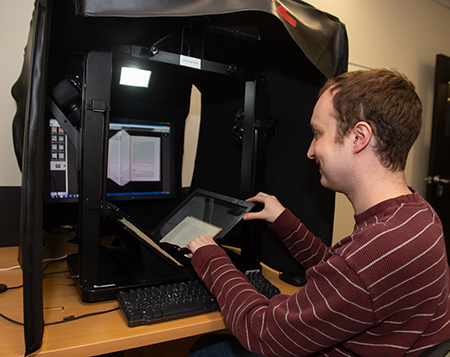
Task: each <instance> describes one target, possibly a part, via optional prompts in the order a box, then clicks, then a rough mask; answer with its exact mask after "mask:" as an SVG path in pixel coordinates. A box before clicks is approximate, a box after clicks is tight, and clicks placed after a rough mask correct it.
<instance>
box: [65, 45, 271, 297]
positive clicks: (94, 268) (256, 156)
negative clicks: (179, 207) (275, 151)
mask: <svg viewBox="0 0 450 357" xmlns="http://www.w3.org/2000/svg"><path fill="white" fill-rule="evenodd" d="M114 56H117V57H125V58H126V57H130V58H138V59H141V60H142V59H147V60H150V61H158V62H163V63H166V64H171V65H176V66H180V55H178V54H173V53H168V52H163V51H159V50H158V49H157V48H156V47H155V46H152V47H150V48H144V47H139V46H129V45H115V44H114V45H113V44H102V45H100V46H98V47H97V48H95V49H94V50H92V51H91V52H90V53H89V54H88V55H87V57H86V60H85V68H84V83H83V100H82V106H83V110H82V129H81V130H80V132H79V135H81V139H80V144H79V145H78V150H79V151H81V155H77V157H79V158H80V160H81V162H80V163H79V167H80V168H81V170H80V194H79V217H80V218H79V219H80V222H79V235H80V239H81V242H80V244H79V248H78V258H77V262H74V261H73V259H72V270H73V272H74V273H75V274H77V275H78V276H79V278H78V279H77V287H78V289H79V291H80V294H81V298H82V300H83V301H86V302H94V301H100V300H106V299H112V298H115V295H116V293H117V291H118V290H119V289H122V288H123V287H116V286H109V285H110V284H104V282H103V281H102V282H100V278H99V276H100V270H101V269H102V267H101V264H102V262H101V261H100V251H99V237H100V222H101V217H102V215H108V210H109V209H108V207H107V206H106V201H105V197H106V196H105V192H104V191H105V190H104V188H105V175H106V172H105V168H106V160H107V158H106V155H105V152H107V140H104V141H103V142H102V140H100V138H108V127H109V125H108V122H109V106H110V95H111V91H110V89H111V69H112V63H113V57H114ZM201 67H202V68H201V71H203V72H210V73H213V74H220V75H226V76H234V77H238V78H243V79H244V80H245V83H246V85H245V98H244V124H243V129H244V134H243V141H242V168H241V195H242V196H243V197H251V196H252V195H254V194H256V193H257V192H258V191H260V190H261V189H262V188H263V184H264V182H263V179H262V178H263V177H264V175H263V173H264V169H265V167H264V165H265V147H266V142H267V131H268V128H269V123H268V98H267V96H268V87H267V83H266V81H265V79H264V78H263V77H262V76H260V75H258V74H254V73H249V72H247V71H245V70H243V69H239V68H236V67H234V66H233V65H225V64H220V63H215V62H211V61H205V60H202V66H201ZM185 68H186V70H191V71H198V70H199V69H192V68H187V67H185ZM99 168H102V169H99ZM244 234H245V235H246V239H245V240H244V241H243V246H242V255H241V256H242V259H241V260H242V264H243V266H245V267H249V268H250V267H251V268H255V267H259V238H258V237H259V236H260V235H258V228H257V226H255V225H253V224H250V223H248V222H246V224H245V225H244ZM69 261H71V260H69ZM74 264H76V265H77V266H73V265H74Z"/></svg>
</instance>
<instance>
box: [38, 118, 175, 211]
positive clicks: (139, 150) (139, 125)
mask: <svg viewBox="0 0 450 357" xmlns="http://www.w3.org/2000/svg"><path fill="white" fill-rule="evenodd" d="M173 131H174V128H173V124H171V123H168V122H154V121H145V120H142V119H139V120H137V119H136V120H133V119H130V118H112V119H111V121H110V124H109V130H108V137H109V141H108V151H107V155H108V165H107V166H108V167H107V186H106V189H107V191H106V196H107V199H108V200H111V201H120V200H123V201H128V200H139V199H152V198H164V197H174V195H175V189H174V187H175V177H174V176H175V174H174V164H175V163H174V161H175V138H174V132H173ZM46 141H47V143H48V145H46V146H47V155H46V156H47V157H48V162H47V165H48V166H47V167H48V170H49V172H48V175H47V176H48V177H49V179H48V180H47V190H46V202H59V203H61V202H77V201H78V196H79V192H78V187H79V185H78V180H79V178H78V171H77V170H76V163H75V160H76V152H75V147H74V145H73V144H72V143H71V142H70V140H69V139H68V137H67V135H66V134H65V133H64V130H63V129H62V128H61V126H60V124H59V122H58V121H57V120H56V119H54V118H51V119H50V120H49V126H48V138H47V139H46Z"/></svg>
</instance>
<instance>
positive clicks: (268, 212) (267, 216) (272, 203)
mask: <svg viewBox="0 0 450 357" xmlns="http://www.w3.org/2000/svg"><path fill="white" fill-rule="evenodd" d="M246 201H247V202H251V203H260V204H262V205H264V208H263V209H262V210H261V211H259V212H249V213H247V214H245V215H244V217H243V218H244V220H246V221H249V220H252V219H262V220H265V221H267V222H269V223H273V222H274V221H275V220H276V219H277V218H278V216H279V215H280V214H281V213H283V211H284V210H285V207H284V206H283V205H282V204H281V203H280V202H279V201H278V200H277V198H276V197H275V196H271V195H268V194H266V193H263V192H260V193H258V194H257V195H256V196H255V197H252V198H249V199H247V200H246Z"/></svg>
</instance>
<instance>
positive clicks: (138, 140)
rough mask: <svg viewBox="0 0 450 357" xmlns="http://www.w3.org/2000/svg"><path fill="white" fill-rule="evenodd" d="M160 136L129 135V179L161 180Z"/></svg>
mask: <svg viewBox="0 0 450 357" xmlns="http://www.w3.org/2000/svg"><path fill="white" fill-rule="evenodd" d="M160 155H161V138H158V137H152V136H132V137H131V181H160V180H161V165H160Z"/></svg>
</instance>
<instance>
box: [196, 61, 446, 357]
mask: <svg viewBox="0 0 450 357" xmlns="http://www.w3.org/2000/svg"><path fill="white" fill-rule="evenodd" d="M421 116H422V105H421V102H420V99H419V97H418V96H417V94H416V91H415V87H414V85H413V84H412V83H411V82H410V81H409V80H407V79H406V78H405V77H404V76H402V75H401V74H399V73H397V72H392V71H388V70H384V69H379V70H370V71H356V72H349V73H346V74H343V75H341V76H339V77H336V78H334V79H331V80H329V81H328V82H327V83H326V84H325V86H324V87H323V88H322V90H321V92H320V93H319V100H318V102H317V104H316V106H315V108H314V112H313V115H312V118H311V128H312V131H313V134H314V138H313V139H312V142H311V146H310V148H309V150H308V153H307V155H308V157H309V158H310V159H312V160H315V161H316V163H317V164H318V165H319V170H320V173H321V184H322V185H323V186H324V187H326V188H329V189H332V190H334V191H337V192H342V193H344V194H345V195H346V196H347V197H348V199H349V200H350V202H351V203H352V205H353V208H354V211H355V228H354V231H353V233H352V235H350V236H349V237H346V238H344V239H342V240H341V241H340V242H339V243H337V244H336V245H335V246H334V247H332V248H329V247H327V246H325V245H324V244H323V243H322V242H321V240H320V238H318V237H315V236H314V235H313V234H312V233H311V232H309V231H308V230H307V228H306V227H305V226H304V225H303V224H302V223H301V221H300V220H299V219H298V218H296V217H295V216H293V214H292V213H291V212H290V211H289V210H288V209H285V208H284V207H283V206H282V205H281V204H280V203H279V202H278V200H277V199H276V198H275V197H273V196H270V195H267V194H264V193H259V194H258V195H256V196H255V197H253V198H250V199H249V201H250V202H258V203H261V204H263V205H264V209H263V210H262V211H261V212H255V213H249V214H247V215H246V216H245V217H244V219H247V220H251V219H263V220H266V221H268V222H269V223H271V225H270V227H271V229H272V230H274V231H275V232H276V233H277V234H278V236H279V237H280V238H281V239H282V240H283V242H284V243H285V244H286V246H287V247H288V248H289V250H290V252H291V253H292V254H293V255H294V256H295V257H296V259H297V260H298V261H299V262H300V263H302V264H303V265H304V266H305V267H306V268H307V272H306V277H307V283H306V285H305V286H304V287H303V288H302V289H300V290H299V291H298V292H297V293H295V294H294V295H292V296H286V295H279V296H275V297H274V298H272V299H271V300H268V299H266V298H264V297H263V296H261V295H258V294H257V293H256V292H255V290H254V289H252V287H251V286H250V285H249V284H248V283H246V282H245V278H244V277H243V276H242V274H240V273H239V272H238V271H237V270H236V269H235V268H234V266H233V265H232V264H231V262H230V260H229V259H228V257H227V256H226V254H225V253H224V252H223V250H222V249H221V248H220V247H219V246H217V245H216V244H215V242H214V241H213V240H212V239H211V238H210V237H203V236H201V237H199V238H197V239H196V240H194V241H192V242H191V243H189V244H188V245H187V248H189V249H190V250H191V252H192V253H193V256H192V265H193V266H194V268H195V269H196V271H197V273H198V274H199V276H200V277H201V278H202V279H203V280H204V282H205V283H206V285H207V286H208V287H209V288H210V290H211V291H212V292H213V294H214V295H215V296H216V297H217V300H218V302H219V304H220V307H221V309H222V312H223V314H224V316H225V319H226V321H227V324H228V326H229V328H230V329H231V331H232V332H233V334H234V335H235V336H236V337H237V338H238V339H239V341H240V343H241V344H242V345H243V346H244V347H245V348H246V349H248V350H250V351H252V352H254V353H256V354H258V355H264V356H307V355H308V356H309V355H326V356H390V357H392V356H405V355H406V356H420V355H421V354H422V353H423V352H424V351H425V350H427V349H428V348H430V347H431V346H433V345H436V344H438V343H440V342H442V341H445V340H447V339H448V338H450V302H449V293H450V291H449V287H450V271H449V267H448V263H447V255H446V249H445V243H444V237H443V230H442V225H441V222H440V220H439V218H438V216H437V215H436V212H435V211H434V210H433V208H432V207H431V206H430V205H429V204H428V203H427V202H426V201H425V200H423V199H422V198H421V197H420V196H419V195H418V193H417V192H416V191H415V190H414V189H412V188H410V187H408V186H407V184H406V181H405V176H404V169H405V164H406V159H407V155H408V152H409V150H410V148H411V146H412V144H413V143H414V141H415V140H416V138H417V136H418V135H419V132H420V127H421V120H422V119H421Z"/></svg>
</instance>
